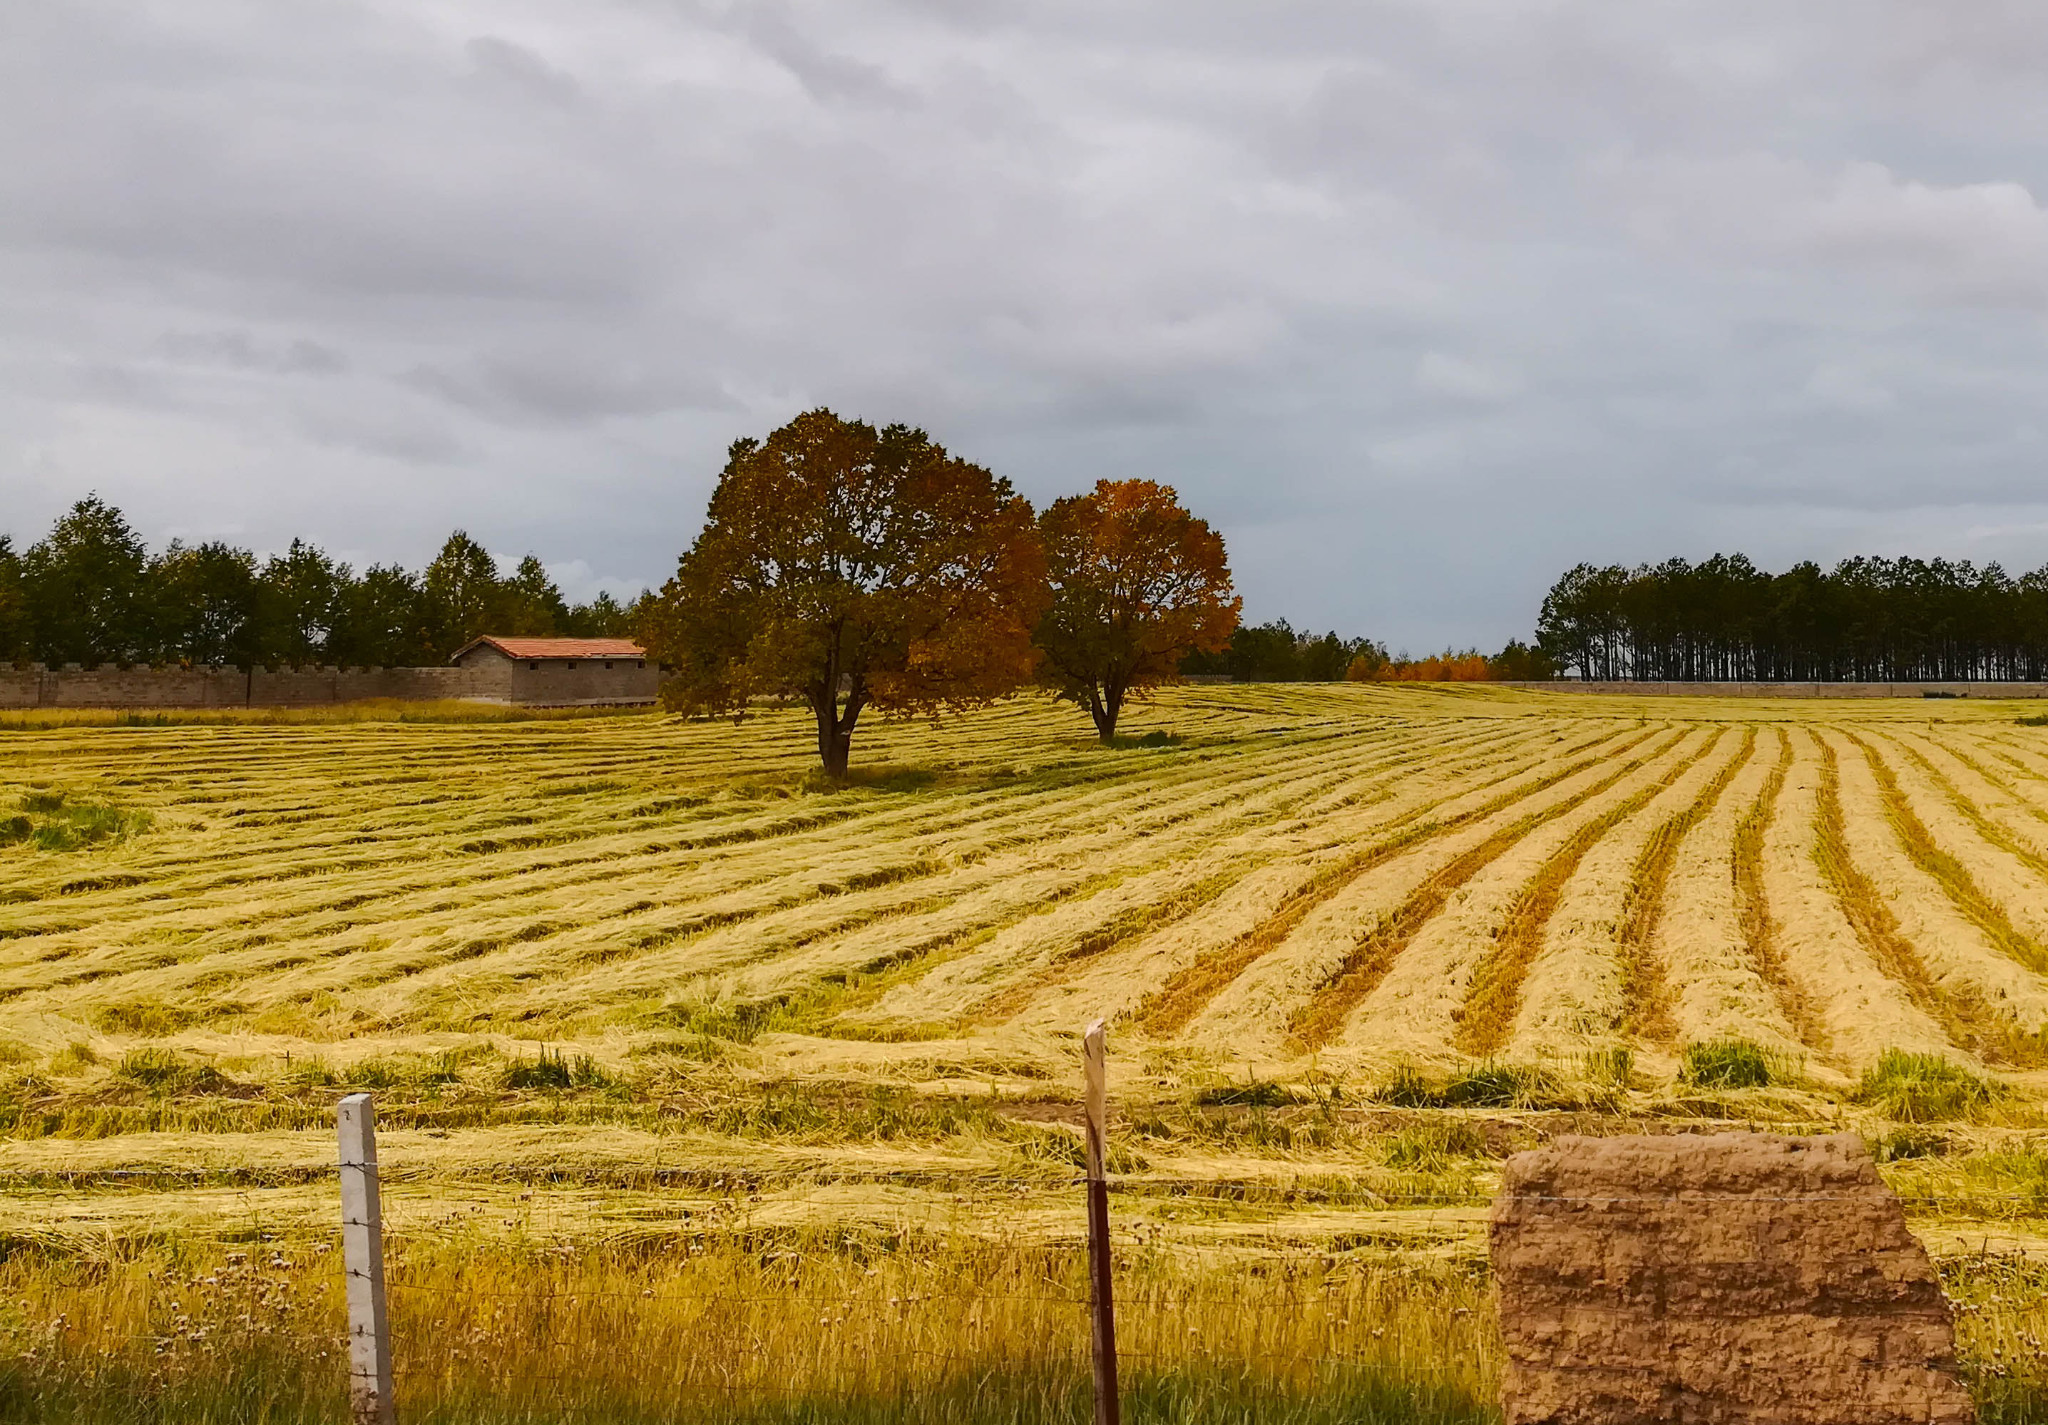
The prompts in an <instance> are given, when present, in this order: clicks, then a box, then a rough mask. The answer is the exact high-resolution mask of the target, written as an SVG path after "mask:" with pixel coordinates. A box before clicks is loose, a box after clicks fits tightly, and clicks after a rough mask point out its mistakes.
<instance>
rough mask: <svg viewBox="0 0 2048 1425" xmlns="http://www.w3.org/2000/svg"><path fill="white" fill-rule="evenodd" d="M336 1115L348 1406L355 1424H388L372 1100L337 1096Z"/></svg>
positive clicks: (387, 1339) (387, 1327) (386, 1322)
mask: <svg viewBox="0 0 2048 1425" xmlns="http://www.w3.org/2000/svg"><path fill="white" fill-rule="evenodd" d="M336 1121H337V1126H338V1127H339V1130H340V1134H341V1261H342V1267H343V1269H344V1270H346V1271H347V1273H348V1398H349V1406H350V1408H351V1410H352V1411H353V1413H354V1416H355V1422H356V1425H393V1422H394V1419H395V1415H394V1411H393V1408H392V1402H391V1322H390V1318H389V1317H388V1316H387V1315H386V1314H385V1310H384V1210H383V1206H382V1204H381V1203H380V1202H379V1200H378V1194H377V1105H376V1101H375V1100H374V1099H372V1098H371V1097H370V1095H368V1094H366V1093H352V1094H350V1095H349V1096H348V1097H347V1098H344V1099H343V1100H342V1101H341V1112H340V1113H339V1115H338V1116H337V1120H336Z"/></svg>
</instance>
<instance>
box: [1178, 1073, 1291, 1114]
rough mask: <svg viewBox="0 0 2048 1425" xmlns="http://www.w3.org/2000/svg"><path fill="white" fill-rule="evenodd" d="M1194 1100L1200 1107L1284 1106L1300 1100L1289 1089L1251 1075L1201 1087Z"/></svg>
mask: <svg viewBox="0 0 2048 1425" xmlns="http://www.w3.org/2000/svg"><path fill="white" fill-rule="evenodd" d="M1195 1102H1196V1104H1198V1105H1200V1106H1202V1107H1227V1108H1285V1107H1287V1106H1288V1105H1289V1104H1292V1103H1298V1102H1300V1100H1299V1099H1298V1098H1296V1096H1295V1095H1294V1093H1293V1091H1292V1090H1290V1089H1287V1088H1284V1087H1282V1086H1281V1085H1279V1084H1273V1083H1267V1082H1266V1081H1265V1080H1263V1079H1260V1078H1257V1077H1253V1078H1249V1079H1247V1080H1245V1082H1243V1083H1241V1084H1223V1085H1220V1086H1218V1087H1215V1088H1206V1089H1203V1090H1202V1091H1201V1092H1199V1093H1197V1094H1196V1095H1195Z"/></svg>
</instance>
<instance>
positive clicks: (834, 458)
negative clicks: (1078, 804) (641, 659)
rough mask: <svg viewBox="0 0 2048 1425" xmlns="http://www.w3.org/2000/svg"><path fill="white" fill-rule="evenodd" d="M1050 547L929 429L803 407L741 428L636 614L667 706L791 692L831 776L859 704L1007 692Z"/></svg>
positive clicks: (1040, 604)
mask: <svg viewBox="0 0 2048 1425" xmlns="http://www.w3.org/2000/svg"><path fill="white" fill-rule="evenodd" d="M1045 602H1046V593H1045V561H1044V558H1043V556H1042V555H1041V553H1040V551H1039V545H1038V539H1037V537H1036V534H1035V532H1034V529H1033V525H1032V516H1031V506H1030V504H1029V503H1027V502H1026V501H1025V500H1024V498H1023V497H1022V496H1021V495H1018V494H1016V493H1014V492H1013V491H1012V490H1011V488H1010V482H1009V481H1007V480H1001V479H997V478H996V477H995V476H994V475H991V474H990V473H989V472H988V471H987V470H985V469H983V468H982V467H981V466H979V465H974V464H971V463H969V462H968V461H965V460H962V459H960V458H958V457H957V456H954V455H952V454H949V453H948V452H947V450H946V448H945V447H944V446H942V445H939V444H938V443H937V442H935V441H933V440H932V439H931V438H930V437H929V436H927V435H926V434H925V433H924V432H923V431H921V430H913V429H911V428H910V427H908V426H902V425H892V426H887V427H884V428H883V429H881V430H877V429H875V428H874V427H873V426H871V425H868V424H867V423H866V422H864V421H847V420H841V419H840V418H839V417H838V416H836V415H834V414H833V413H832V412H830V411H828V410H824V409H822V408H821V409H819V410H815V411H807V412H805V413H804V414H803V415H800V416H798V417H797V418H796V419H795V420H793V421H791V422H790V423H789V424H788V425H786V426H784V427H782V428H781V429H780V430H778V431H776V432H774V433H773V434H772V435H770V436H769V437H768V438H767V439H766V440H765V441H763V440H754V439H751V438H750V439H745V440H739V441H735V442H734V443H733V445H732V449H731V451H730V453H729V455H728V458H727V460H726V465H725V470H724V472H723V473H722V474H721V475H720V476H719V478H718V486H717V488H716V489H715V490H713V492H712V495H711V510H710V515H709V517H708V519H707V520H706V522H705V525H704V529H703V531H702V532H701V533H700V534H699V535H698V536H697V541H696V543H695V544H693V545H691V547H690V549H689V552H688V553H686V554H684V555H683V557H682V562H681V564H680V565H679V566H678V568H677V570H676V576H675V577H674V578H673V579H671V580H669V582H668V583H667V584H666V585H665V586H664V587H663V588H662V591H661V595H660V597H659V599H657V600H656V601H655V603H654V606H653V608H652V609H651V610H650V611H649V614H648V616H647V618H646V619H645V622H644V624H643V627H642V629H641V634H642V638H643V640H644V641H645V643H646V645H647V649H648V652H650V653H651V654H653V655H654V656H655V657H656V658H659V659H660V660H661V661H662V662H663V663H665V664H667V665H669V666H670V667H672V668H673V669H674V670H675V671H674V675H673V676H672V677H671V678H670V679H669V680H668V681H667V682H666V683H665V684H664V685H663V687H662V700H663V702H664V703H665V704H666V705H667V706H668V707H669V708H671V709H672V710H677V711H686V712H729V713H733V714H734V715H735V716H738V717H743V716H745V714H746V710H747V705H748V702H749V700H751V699H753V698H756V697H759V696H763V695H780V696H784V697H800V698H802V699H803V700H804V701H805V702H806V703H808V704H809V705H810V708H811V711H812V713H813V714H814V715H815V717H816V719H817V725H818V759H819V761H820V762H821V763H823V765H824V769H825V772H826V775H828V776H830V777H834V778H839V777H844V776H845V775H846V767H847V761H848V758H849V755H850V753H851V747H852V741H853V730H854V726H855V724H856V723H858V722H859V720H860V715H861V713H862V712H863V711H864V710H865V709H867V708H869V707H875V708H879V709H881V710H882V711H883V712H885V713H920V712H933V713H935V712H939V711H941V710H944V709H952V708H961V707H971V706H974V705H976V704H980V703H985V702H989V701H992V700H993V699H995V698H999V697H1001V696H1003V695H1004V694H1007V693H1010V692H1014V691H1015V690H1016V689H1017V688H1018V687H1020V686H1022V685H1023V684H1024V683H1026V682H1028V681H1029V680H1030V678H1031V674H1032V670H1033V668H1034V667H1035V666H1036V663H1037V654H1036V653H1035V652H1034V651H1033V649H1032V646H1031V630H1032V627H1033V625H1034V624H1035V623H1036V622H1037V620H1038V617H1039V614H1040V613H1041V612H1042V611H1043V610H1044V608H1045Z"/></svg>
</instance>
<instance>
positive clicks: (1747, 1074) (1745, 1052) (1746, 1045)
mask: <svg viewBox="0 0 2048 1425" xmlns="http://www.w3.org/2000/svg"><path fill="white" fill-rule="evenodd" d="M1678 1074H1679V1077H1680V1078H1681V1079H1683V1080H1684V1081H1685V1082H1686V1083H1688V1084H1691V1085H1692V1086H1693V1087H1694V1088H1701V1089H1759V1088H1763V1087H1764V1086H1765V1085H1767V1084H1769V1083H1771V1082H1772V1080H1773V1078H1774V1077H1775V1075H1773V1074H1772V1072H1771V1060H1770V1056H1769V1055H1768V1054H1766V1053H1765V1052H1764V1051H1763V1049H1762V1048H1761V1047H1760V1046H1758V1045H1755V1044H1752V1043H1750V1042H1749V1041H1748V1040H1746V1039H1710V1040H1705V1041H1703V1042H1701V1043H1697V1044H1688V1045H1686V1046H1685V1057H1684V1060H1683V1062H1682V1064H1681V1066H1680V1068H1679V1071H1678Z"/></svg>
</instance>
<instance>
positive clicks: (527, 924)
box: [146, 748, 1281, 995]
mask: <svg viewBox="0 0 2048 1425" xmlns="http://www.w3.org/2000/svg"><path fill="white" fill-rule="evenodd" d="M1280 750H1281V749H1279V748H1276V749H1275V751H1276V752H1278V751H1280ZM1252 760H1253V761H1258V760H1260V759H1259V758H1258V757H1256V756H1255V757H1253V759H1252ZM1211 770H1212V771H1213V772H1214V773H1215V776H1214V779H1213V780H1214V781H1215V782H1216V784H1217V785H1219V786H1221V785H1225V784H1227V783H1229V782H1230V781H1231V777H1230V775H1229V769H1227V768H1225V769H1220V770H1218V769H1211ZM1103 795H1105V796H1107V795H1113V794H1112V793H1104V794H1103ZM1041 796H1042V797H1043V799H1045V800H1046V801H1047V802H1048V803H1059V804H1063V805H1070V804H1071V803H1072V802H1073V801H1074V798H1073V797H1072V796H1071V794H1068V796H1067V797H1065V798H1061V797H1060V796H1059V795H1058V793H1057V792H1056V791H1052V792H1046V793H1043V794H1041ZM1125 800H1126V802H1128V794H1127V793H1126V794H1125ZM1083 809H1085V808H1083ZM984 820H985V818H984ZM889 834H890V835H891V837H892V838H900V835H901V831H900V829H894V830H892V831H891V832H890V833H889ZM850 854H852V855H853V856H854V857H855V858H858V857H859V855H860V847H859V846H858V844H856V845H855V846H854V847H853V848H852V850H851V853H850ZM644 869H645V870H648V871H660V870H663V869H666V868H658V867H657V868H644ZM515 874H516V873H515ZM798 874H802V873H801V872H799V873H798ZM608 879H609V881H610V882H612V883H613V884H614V885H616V883H617V881H618V879H619V878H618V877H616V876H613V877H610V878H608ZM484 884H485V888H486V889H494V890H495V891H496V892H497V893H499V894H500V899H501V900H502V892H503V890H504V888H503V887H502V886H498V887H496V888H492V887H490V886H489V883H484ZM560 893H561V890H560V887H559V886H553V885H547V884H541V885H538V886H534V887H532V888H531V894H532V896H533V897H534V898H535V899H536V900H539V901H551V900H558V899H559V896H560ZM352 894H361V892H360V891H356V892H352ZM413 894H414V895H415V896H416V897H418V896H434V897H439V898H441V899H443V900H444V901H445V900H446V899H447V896H446V887H445V886H437V885H433V884H428V885H425V886H421V887H418V888H417V889H416V890H415V891H414V892H413ZM261 909H262V910H263V912H264V919H265V920H266V921H267V923H269V924H271V925H276V924H278V921H279V914H278V913H279V912H280V911H281V910H283V909H284V908H283V907H277V906H265V907H262V908H261ZM380 909H382V910H385V911H386V912H387V913H388V912H390V911H396V912H398V913H400V914H402V915H404V916H405V917H406V919H407V920H409V921H415V922H416V921H418V920H419V919H421V918H422V916H423V915H424V916H428V917H430V916H431V915H432V914H433V913H435V912H440V913H443V914H454V915H458V916H463V917H465V918H467V919H469V920H471V921H472V922H473V919H474V918H473V915H471V914H470V907H468V906H465V905H461V904H459V903H458V904H457V905H453V906H450V905H446V904H443V905H432V904H430V905H427V906H415V905H409V904H407V903H406V902H405V900H404V899H403V898H401V899H399V900H398V901H397V902H396V903H395V904H390V905H386V906H381V907H380ZM556 909H557V910H559V909H560V908H559V907H556ZM513 919H516V917H515V918H513ZM535 924H536V922H535V921H533V920H531V919H528V920H524V921H520V922H519V923H516V924H509V925H508V926H507V928H506V929H505V930H504V931H503V932H502V933H500V934H499V935H497V936H495V937H494V935H493V934H492V933H491V932H489V931H488V930H486V931H485V932H483V933H475V930H476V928H475V926H474V924H473V923H472V924H471V925H470V926H469V928H470V930H471V931H472V933H471V934H469V935H468V936H467V938H465V939H463V940H460V941H458V942H456V943H455V945H454V946H453V948H454V949H455V950H457V951H461V950H463V949H465V948H466V947H474V946H477V945H479V944H482V945H486V946H487V945H489V943H490V942H491V940H492V939H493V938H500V939H506V938H510V939H514V940H515V941H516V940H517V937H519V936H520V935H521V934H522V933H523V932H525V931H527V930H529V929H530V928H531V927H533V926H534V925H535ZM541 924H542V926H543V928H545V923H544V922H542V923H541ZM356 933H357V934H360V935H365V936H369V937H371V938H374V936H373V933H372V932H371V931H369V930H366V929H363V928H362V927H361V926H360V923H359V924H358V929H357V932H356ZM429 933H431V932H429ZM547 938H548V937H547V935H545V934H543V935H541V936H537V937H534V939H533V941H532V942H531V943H536V944H537V943H539V942H541V941H543V940H545V939H547ZM429 943H431V942H429ZM325 948H328V949H333V948H337V947H335V946H332V945H330V946H328V947H325ZM367 953H368V954H370V955H371V956H377V955H382V957H383V961H382V963H381V964H379V965H378V966H376V967H375V972H376V973H379V974H386V975H402V974H404V973H405V972H406V971H408V970H411V971H415V972H417V968H418V964H419V961H418V959H417V958H416V951H415V949H414V947H409V946H404V945H401V946H397V947H394V948H389V949H386V950H374V949H373V950H370V951H368V952H367ZM409 957H410V958H409ZM208 958H210V959H213V960H215V961H216V968H218V964H217V962H218V958H219V957H218V956H214V955H209V956H208ZM324 958H325V964H324V965H322V966H316V967H315V968H314V970H312V971H309V972H307V974H308V976H317V975H324V977H325V978H324V980H322V981H316V982H315V983H313V984H311V985H304V984H302V985H300V986H298V987H297V989H296V993H299V994H301V995H305V994H308V993H333V992H336V991H337V990H344V989H346V988H347V983H346V982H347V980H348V978H349V973H350V972H349V970H348V968H347V967H346V966H345V964H344V962H345V961H347V960H348V959H350V958H352V957H350V956H347V955H344V956H342V957H341V958H340V959H339V960H337V959H336V958H335V957H333V956H328V957H324ZM480 958H488V952H487V953H486V954H485V955H484V956H482V957H480ZM359 968H371V967H369V966H362V967H359ZM407 978H410V976H407ZM146 988H147V990H149V991H150V992H158V993H162V992H169V991H170V990H172V989H174V988H175V986H174V985H171V984H158V985H148V986H146Z"/></svg>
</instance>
